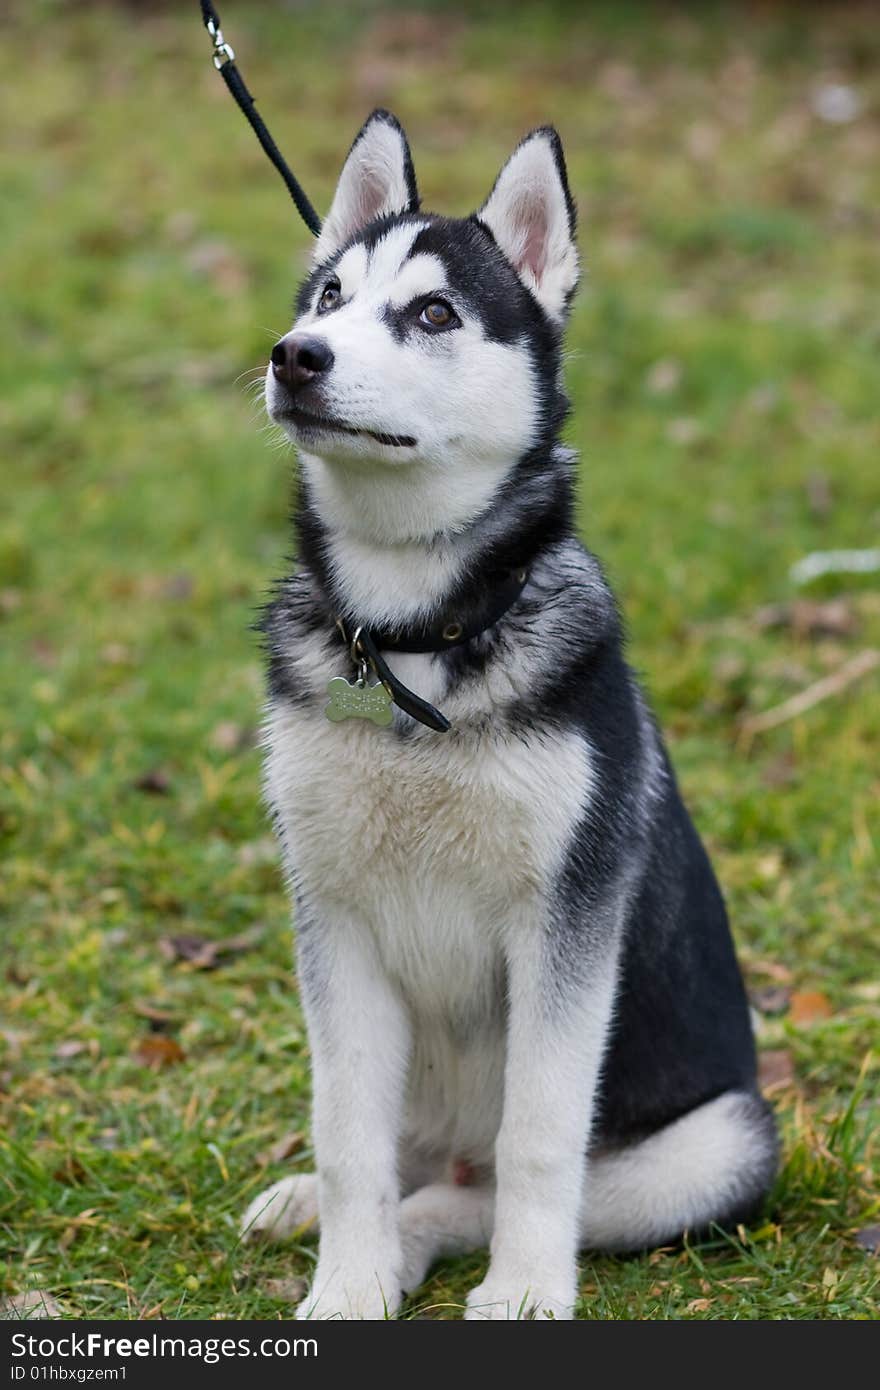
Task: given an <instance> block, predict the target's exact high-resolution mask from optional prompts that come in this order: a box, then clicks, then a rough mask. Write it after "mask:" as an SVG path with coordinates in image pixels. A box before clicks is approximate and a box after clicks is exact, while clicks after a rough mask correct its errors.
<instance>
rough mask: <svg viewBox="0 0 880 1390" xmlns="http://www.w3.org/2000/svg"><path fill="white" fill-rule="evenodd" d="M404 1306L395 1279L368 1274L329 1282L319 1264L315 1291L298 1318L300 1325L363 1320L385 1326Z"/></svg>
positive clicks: (332, 1277)
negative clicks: (317, 1320)
mask: <svg viewBox="0 0 880 1390" xmlns="http://www.w3.org/2000/svg"><path fill="white" fill-rule="evenodd" d="M400 1303H401V1291H400V1284H399V1283H398V1281H397V1279H396V1278H395V1277H394V1276H392V1275H387V1276H386V1277H385V1278H383V1277H382V1276H381V1275H380V1274H379V1273H378V1271H370V1272H369V1273H368V1272H366V1271H364V1272H362V1273H360V1272H359V1273H357V1274H350V1275H341V1274H340V1275H332V1276H331V1277H330V1278H329V1279H325V1278H324V1277H323V1276H322V1273H321V1266H320V1263H319V1265H318V1269H317V1271H316V1273H315V1278H314V1281H313V1283H312V1287H311V1289H310V1290H309V1293H308V1296H307V1297H306V1298H304V1299H303V1301H302V1303H300V1305H299V1307H298V1308H297V1310H296V1317H297V1319H298V1320H300V1321H303V1320H306V1319H312V1318H345V1319H359V1318H363V1319H368V1320H370V1321H374V1322H375V1321H379V1322H381V1321H384V1320H385V1319H386V1318H392V1317H393V1316H394V1314H395V1313H396V1312H397V1310H398V1308H399V1307H400Z"/></svg>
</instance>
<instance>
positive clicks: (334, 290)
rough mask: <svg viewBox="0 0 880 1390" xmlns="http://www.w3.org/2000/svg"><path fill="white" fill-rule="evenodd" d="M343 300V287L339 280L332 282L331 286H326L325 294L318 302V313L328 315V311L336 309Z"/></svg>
mask: <svg viewBox="0 0 880 1390" xmlns="http://www.w3.org/2000/svg"><path fill="white" fill-rule="evenodd" d="M341 298H342V286H341V285H340V283H339V281H338V280H331V281H330V283H329V285H325V286H324V292H323V294H322V295H321V298H320V299H319V300H318V313H319V314H326V313H327V311H328V309H335V308H336V306H337V304H338V303H339V301H340V299H341Z"/></svg>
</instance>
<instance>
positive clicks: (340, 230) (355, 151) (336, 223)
mask: <svg viewBox="0 0 880 1390" xmlns="http://www.w3.org/2000/svg"><path fill="white" fill-rule="evenodd" d="M418 205H419V194H418V189H417V188H416V175H415V170H414V169H413V162H412V156H411V154H410V152H409V145H408V144H407V140H406V136H405V135H404V133H403V130H402V128H401V126H400V124H399V122H398V121H397V120H396V119H395V117H394V116H392V115H391V113H390V111H374V112H373V114H372V116H370V117H368V119H367V120H366V121H365V123H364V125H363V126H362V128H361V130H360V132H359V134H358V136H357V138H356V140H355V142H354V144H353V145H352V147H351V149H350V150H349V153H348V158H347V159H346V161H345V164H344V165H343V166H342V173H341V174H340V175H339V183H338V184H337V185H336V192H335V193H334V195H333V202H332V204H331V206H330V211H329V212H328V213H327V216H326V217H325V219H324V222H323V225H322V227H321V232H320V235H319V237H318V240H317V242H316V244H315V254H314V260H315V263H316V264H318V263H320V262H321V261H325V260H327V258H328V257H329V256H332V255H333V253H334V251H338V250H339V247H340V246H344V245H345V243H346V242H347V241H348V240H350V238H351V237H353V236H354V234H355V232H358V231H359V230H360V229H361V227H365V226H366V225H367V223H368V222H373V221H374V220H375V219H376V218H377V217H392V216H394V214H395V213H398V212H414V211H415V209H416V208H417V207H418Z"/></svg>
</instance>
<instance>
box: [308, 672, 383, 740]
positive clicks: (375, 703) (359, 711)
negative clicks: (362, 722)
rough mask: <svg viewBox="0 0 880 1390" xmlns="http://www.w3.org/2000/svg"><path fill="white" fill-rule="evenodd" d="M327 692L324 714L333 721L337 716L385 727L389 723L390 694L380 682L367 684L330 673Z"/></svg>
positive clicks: (337, 721) (339, 718) (336, 721)
mask: <svg viewBox="0 0 880 1390" xmlns="http://www.w3.org/2000/svg"><path fill="white" fill-rule="evenodd" d="M327 694H328V696H329V697H330V698H329V700H328V701H327V704H326V705H325V706H324V713H325V714H326V716H327V718H328V719H330V720H331V721H332V722H333V723H334V724H338V723H339V721H340V720H341V719H369V720H370V722H371V723H373V724H378V725H380V726H381V727H382V728H386V727H387V726H388V725H389V724H390V723H391V720H392V718H393V715H392V712H391V696H390V695H389V694H388V691H387V690H386V689H385V687H384V685H382V684H381V683H380V682H377V683H376V684H375V685H367V683H366V681H363V682H360V681H353V682H349V681H347V680H346V679H345V677H344V676H334V677H333V679H332V680H331V681H328V682H327Z"/></svg>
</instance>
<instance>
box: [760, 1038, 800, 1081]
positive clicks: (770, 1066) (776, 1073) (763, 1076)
mask: <svg viewBox="0 0 880 1390" xmlns="http://www.w3.org/2000/svg"><path fill="white" fill-rule="evenodd" d="M793 1081H794V1060H793V1058H792V1055H791V1053H790V1052H789V1051H788V1049H787V1048H784V1047H779V1048H769V1049H768V1050H767V1051H766V1052H759V1053H758V1085H759V1086H760V1088H761V1090H762V1091H774V1090H777V1089H781V1088H782V1087H783V1086H790V1085H791V1084H792V1082H793Z"/></svg>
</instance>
